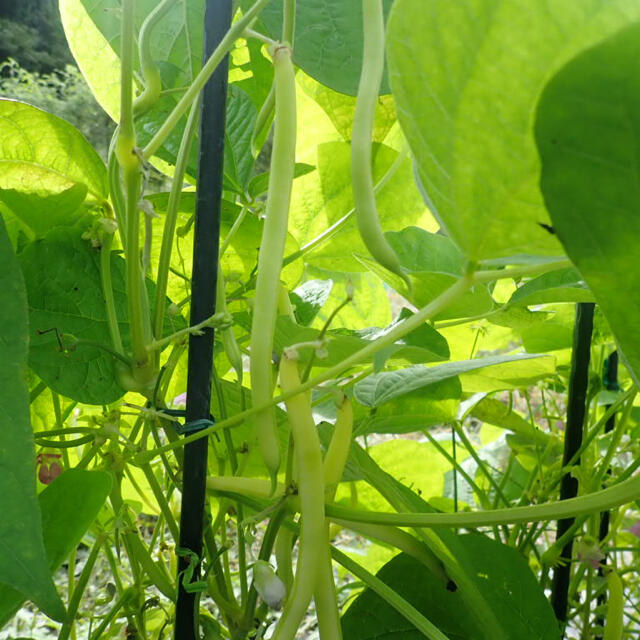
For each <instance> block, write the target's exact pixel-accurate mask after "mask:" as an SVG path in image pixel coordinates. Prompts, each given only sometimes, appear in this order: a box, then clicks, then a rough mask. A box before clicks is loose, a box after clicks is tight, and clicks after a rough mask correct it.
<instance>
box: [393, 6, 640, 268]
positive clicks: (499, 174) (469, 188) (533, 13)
mask: <svg viewBox="0 0 640 640" xmlns="http://www.w3.org/2000/svg"><path fill="white" fill-rule="evenodd" d="M638 17H640V2H638V1H637V0H580V2H575V0H554V1H553V2H531V1H530V0H459V1H456V2H451V0H429V1H428V2H427V1H425V0H396V2H395V3H394V6H393V8H392V10H391V14H390V16H389V25H388V32H387V41H388V42H387V45H388V54H389V55H388V58H389V78H390V83H391V88H392V90H393V94H394V97H395V99H396V107H397V110H398V119H399V121H400V124H401V125H402V128H403V130H404V132H405V134H406V136H407V139H408V141H409V144H410V145H411V150H412V152H413V155H414V157H415V159H416V162H417V167H418V175H419V178H420V180H421V182H422V184H423V185H424V190H425V192H426V195H427V197H428V200H429V202H430V203H431V206H432V211H433V213H434V214H435V215H437V216H438V217H439V218H440V219H441V220H442V222H443V224H444V226H445V227H446V228H447V230H448V231H449V233H450V234H451V236H452V237H453V238H454V239H455V241H456V242H457V243H458V244H459V245H460V247H461V248H462V249H463V250H464V252H465V254H467V256H468V257H469V258H471V259H474V260H479V259H484V258H492V257H498V256H506V255H513V254H518V253H538V254H559V253H561V251H562V249H561V246H560V244H559V243H558V241H557V240H556V239H555V237H554V236H553V235H551V234H550V233H548V232H547V231H546V230H545V229H544V228H542V227H541V226H540V224H539V223H548V222H549V219H548V214H547V213H546V210H545V207H544V205H543V200H542V196H541V193H540V190H539V186H538V181H539V161H538V158H537V154H536V148H535V141H534V136H533V130H532V126H531V125H532V120H533V114H534V110H535V106H536V103H537V101H538V98H539V96H540V94H541V92H542V89H543V88H544V85H545V84H546V82H547V80H548V79H549V77H550V76H551V75H552V74H553V73H554V71H556V70H557V69H559V68H560V67H561V66H562V65H563V64H564V63H565V62H566V61H567V60H569V59H570V58H571V57H573V56H574V55H575V54H577V53H579V52H580V51H581V50H583V49H584V48H585V47H588V46H590V45H592V44H594V43H595V42H598V41H599V40H600V39H602V38H604V37H606V36H607V35H608V34H611V33H614V32H615V31H616V30H618V29H619V28H621V27H622V26H624V25H626V24H628V23H629V22H630V21H632V20H634V19H637V18H638Z"/></svg>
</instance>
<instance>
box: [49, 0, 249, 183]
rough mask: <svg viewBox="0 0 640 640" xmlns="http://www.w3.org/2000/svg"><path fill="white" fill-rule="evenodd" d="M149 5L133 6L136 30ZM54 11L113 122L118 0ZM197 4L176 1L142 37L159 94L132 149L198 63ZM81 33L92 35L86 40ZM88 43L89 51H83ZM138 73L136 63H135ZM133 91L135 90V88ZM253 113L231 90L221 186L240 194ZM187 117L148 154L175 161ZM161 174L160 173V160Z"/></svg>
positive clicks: (193, 158)
mask: <svg viewBox="0 0 640 640" xmlns="http://www.w3.org/2000/svg"><path fill="white" fill-rule="evenodd" d="M156 5H157V2H156V1H155V0H141V1H140V2H136V5H135V22H136V28H137V29H138V30H139V28H140V26H141V25H142V23H143V21H144V19H145V18H146V16H147V15H149V13H150V12H151V11H152V10H153V9H154V8H155V7H156ZM60 13H61V16H62V22H63V26H64V28H65V33H66V35H67V39H68V41H69V45H70V48H71V51H72V53H73V55H74V57H75V59H76V62H77V63H78V66H79V67H80V69H81V70H82V72H83V74H84V76H85V77H86V78H87V81H88V83H89V86H90V87H91V89H92V91H93V92H94V95H95V96H96V98H97V100H98V102H99V103H100V104H101V105H102V107H103V108H104V109H105V111H106V112H107V113H108V114H109V115H110V116H111V117H112V118H113V119H114V120H116V121H117V120H118V119H119V99H120V87H119V83H120V79H119V76H118V73H114V68H115V70H116V72H117V71H119V66H120V58H119V56H120V16H121V7H120V1H119V0H60ZM203 20H204V1H203V0H177V1H176V2H174V3H173V6H171V7H170V8H169V9H168V11H167V13H166V15H164V16H163V17H162V18H161V19H160V21H159V22H158V24H157V26H156V28H155V29H153V31H152V32H151V34H150V49H151V56H152V58H153V60H154V62H156V64H157V65H158V68H159V70H160V75H161V77H162V88H163V90H164V93H163V94H162V96H161V97H160V99H159V100H158V102H157V103H156V104H155V105H153V107H152V108H151V109H150V110H149V111H148V112H146V113H144V114H143V115H141V116H140V117H139V118H138V119H137V121H136V124H137V126H136V130H137V132H138V134H139V137H138V141H137V142H138V145H139V146H144V145H146V144H147V143H148V142H149V141H150V140H151V138H152V136H153V135H154V134H155V132H156V131H157V130H158V129H159V128H160V126H161V125H162V124H163V123H164V121H165V120H166V118H167V116H168V115H169V113H171V111H172V110H173V108H174V106H175V105H176V104H177V102H178V100H180V98H181V97H182V95H183V94H184V91H185V90H186V89H187V87H188V86H189V85H190V84H191V82H192V80H193V79H194V78H195V76H196V75H197V74H198V72H199V71H200V68H201V66H202V59H201V58H202V24H203ZM87 30H89V31H90V32H93V34H92V36H91V38H90V39H89V38H88V37H87ZM89 40H90V42H91V46H87V42H88V41H89ZM135 64H136V70H137V71H139V66H140V63H139V60H137V59H136V62H135ZM139 89H140V90H141V89H142V87H141V86H140V87H139ZM256 115H257V109H256V105H255V104H254V103H253V102H252V100H251V98H250V97H249V95H247V93H245V91H243V89H241V88H240V87H236V86H233V85H231V86H230V87H229V96H228V103H227V119H226V122H227V124H226V130H225V163H224V171H225V185H226V188H228V189H230V190H233V191H237V192H240V193H242V191H243V189H244V187H245V186H246V183H247V181H248V179H249V177H250V174H251V172H252V170H253V165H254V158H253V156H252V155H251V133H252V131H253V122H254V120H255V118H256ZM186 121H187V116H186V115H185V116H183V117H182V118H181V120H180V122H179V123H178V125H177V126H176V127H175V128H174V130H173V131H172V133H171V134H170V135H169V136H168V138H167V140H166V142H165V143H164V144H163V145H162V147H161V148H160V149H159V150H158V152H157V153H156V156H157V157H158V158H160V159H161V160H162V161H164V162H166V163H168V164H170V165H173V164H175V161H176V156H177V154H178V149H179V148H180V142H181V140H182V134H183V131H184V127H185V125H186ZM197 137H198V136H197V135H196V136H195V139H194V141H193V143H192V145H191V149H190V153H189V161H188V165H187V172H188V173H189V174H190V175H191V176H194V177H195V176H196V175H197V166H198V165H197V163H198V143H197ZM159 167H160V168H161V169H163V168H165V167H164V165H162V164H161V163H160V164H159Z"/></svg>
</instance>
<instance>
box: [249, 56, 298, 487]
mask: <svg viewBox="0 0 640 640" xmlns="http://www.w3.org/2000/svg"><path fill="white" fill-rule="evenodd" d="M273 64H274V68H275V93H276V121H275V129H274V135H273V150H272V153H271V173H270V174H269V196H268V199H267V207H266V217H265V221H264V230H263V233H262V242H261V244H260V254H259V256H258V277H257V281H256V297H255V301H254V307H253V320H252V325H251V357H250V363H251V394H252V400H253V405H254V406H257V405H261V404H265V403H267V402H269V400H271V397H272V395H273V379H272V371H271V359H272V352H273V334H274V331H275V324H276V313H277V304H278V290H279V287H280V270H281V269H282V258H283V255H284V247H285V240H286V236H287V224H288V219H289V205H290V202H291V185H292V183H293V176H294V166H295V149H296V87H295V75H294V69H293V63H292V61H291V49H290V48H289V47H287V46H278V47H276V49H275V51H274V52H273ZM256 429H257V435H258V444H259V446H260V452H261V453H262V457H263V460H264V462H265V465H266V467H267V469H268V470H269V474H270V476H271V483H272V486H273V487H274V488H275V485H276V481H277V474H278V469H279V467H280V443H279V440H278V432H277V427H276V417H275V411H274V409H273V408H269V409H265V410H263V411H261V412H259V413H258V414H257V415H256Z"/></svg>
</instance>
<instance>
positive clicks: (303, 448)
mask: <svg viewBox="0 0 640 640" xmlns="http://www.w3.org/2000/svg"><path fill="white" fill-rule="evenodd" d="M280 385H281V386H282V389H283V390H284V391H285V392H286V391H292V390H293V389H296V388H297V387H299V386H300V374H299V373H298V365H297V363H296V361H295V360H292V359H290V358H289V357H287V355H286V353H285V354H284V355H283V357H282V360H281V362H280ZM285 404H286V407H287V414H288V417H289V424H290V426H291V433H292V435H293V439H294V444H295V456H296V462H297V464H298V495H299V499H300V542H299V545H300V546H299V551H298V564H297V567H296V574H295V577H294V579H293V587H292V589H291V591H290V593H289V597H288V598H287V601H286V604H285V606H284V609H283V611H282V617H281V618H280V620H279V621H278V626H277V627H276V629H275V632H274V635H273V640H292V639H293V638H294V637H295V635H296V631H297V630H298V626H299V625H300V622H301V621H302V618H303V617H304V615H305V613H306V611H307V608H308V606H309V603H310V602H311V597H312V596H313V593H314V591H315V589H316V585H317V582H318V576H319V575H320V570H321V564H322V561H323V558H324V550H327V548H328V536H327V528H326V525H325V517H324V481H323V475H324V471H323V466H322V453H321V449H320V439H319V437H318V431H317V429H316V425H315V423H314V421H313V415H312V413H311V403H310V400H309V397H308V396H307V394H298V395H296V396H293V397H292V398H289V400H287V401H286V402H285Z"/></svg>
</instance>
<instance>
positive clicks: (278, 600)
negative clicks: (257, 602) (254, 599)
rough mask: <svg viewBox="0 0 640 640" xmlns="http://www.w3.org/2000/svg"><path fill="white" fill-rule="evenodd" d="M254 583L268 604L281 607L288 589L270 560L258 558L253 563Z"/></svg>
mask: <svg viewBox="0 0 640 640" xmlns="http://www.w3.org/2000/svg"><path fill="white" fill-rule="evenodd" d="M253 584H254V586H255V588H256V591H257V592H258V593H259V594H260V597H261V598H262V599H263V600H264V602H265V603H266V604H267V606H269V607H270V608H271V609H280V607H281V606H282V602H283V600H284V599H285V597H286V595H287V589H286V587H285V586H284V582H282V580H280V578H278V576H277V575H276V572H275V571H274V570H273V567H272V566H271V565H270V564H269V563H268V562H265V561H264V560H258V561H257V562H256V563H255V564H254V565H253Z"/></svg>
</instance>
